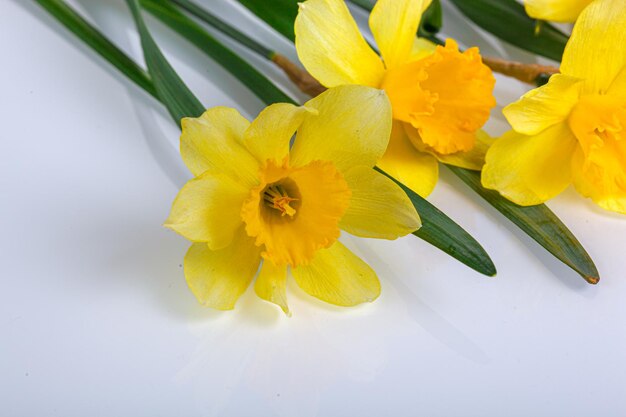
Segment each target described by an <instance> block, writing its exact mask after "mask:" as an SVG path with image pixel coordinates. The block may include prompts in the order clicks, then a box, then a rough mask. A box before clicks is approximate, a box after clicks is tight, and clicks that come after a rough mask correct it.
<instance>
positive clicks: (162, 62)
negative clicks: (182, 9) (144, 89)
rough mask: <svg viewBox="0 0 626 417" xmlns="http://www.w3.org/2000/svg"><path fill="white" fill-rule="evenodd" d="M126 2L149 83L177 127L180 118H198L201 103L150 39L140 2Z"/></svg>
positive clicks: (200, 111) (133, 0)
mask: <svg viewBox="0 0 626 417" xmlns="http://www.w3.org/2000/svg"><path fill="white" fill-rule="evenodd" d="M126 3H127V4H128V7H129V8H130V10H131V12H132V15H133V19H135V24H136V25H137V30H138V31H139V36H140V38H141V47H142V49H143V56H144V58H145V60H146V65H147V66H148V72H149V73H150V75H151V76H152V82H153V83H154V86H155V88H156V90H157V93H158V95H159V98H160V99H161V102H162V103H163V104H165V107H167V110H168V111H169V112H170V114H171V115H172V118H173V119H174V122H175V123H176V124H177V125H179V126H180V120H181V119H182V118H183V117H199V116H200V115H202V113H204V110H205V108H204V106H203V105H202V103H200V100H198V99H197V98H196V96H194V95H193V93H192V92H191V90H189V88H188V87H187V85H186V84H185V83H184V82H183V80H181V78H180V77H179V76H178V74H177V73H176V71H174V68H172V66H171V65H170V63H169V62H168V61H167V59H165V57H164V56H163V54H162V53H161V50H160V49H159V47H158V46H157V44H156V43H155V42H154V39H152V35H150V32H149V31H148V28H147V27H146V23H145V22H144V20H143V17H142V16H141V10H140V8H139V3H138V2H137V0H126Z"/></svg>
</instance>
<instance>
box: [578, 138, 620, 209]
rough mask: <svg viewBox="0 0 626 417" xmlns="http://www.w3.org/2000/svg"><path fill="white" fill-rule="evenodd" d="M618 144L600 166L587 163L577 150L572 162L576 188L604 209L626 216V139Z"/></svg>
mask: <svg viewBox="0 0 626 417" xmlns="http://www.w3.org/2000/svg"><path fill="white" fill-rule="evenodd" d="M615 145H616V146H614V147H612V149H610V150H607V151H606V157H605V158H604V159H603V160H602V163H601V164H590V163H587V161H586V158H585V155H584V153H583V151H582V149H581V148H578V149H577V150H576V153H575V155H574V159H573V162H572V170H573V173H574V186H575V187H576V190H577V191H578V192H579V193H581V194H582V195H583V196H585V197H589V198H591V199H592V200H593V201H594V202H595V203H596V204H598V205H599V206H600V207H602V208H603V209H605V210H610V211H615V212H618V213H622V214H626V166H625V165H624V162H623V161H625V160H626V140H622V141H621V142H617V143H616V144H615Z"/></svg>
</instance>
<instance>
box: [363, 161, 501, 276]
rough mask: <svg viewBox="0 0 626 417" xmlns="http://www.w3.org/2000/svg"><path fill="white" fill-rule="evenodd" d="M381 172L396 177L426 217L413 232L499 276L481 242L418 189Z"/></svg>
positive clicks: (419, 211) (451, 253)
mask: <svg viewBox="0 0 626 417" xmlns="http://www.w3.org/2000/svg"><path fill="white" fill-rule="evenodd" d="M375 169H376V170H377V171H379V172H380V173H382V174H384V175H386V176H387V177H389V178H390V179H392V180H393V181H394V182H395V183H396V184H398V185H399V186H400V188H402V190H404V192H405V193H406V194H407V195H408V196H409V198H410V199H411V202H412V203H413V205H414V206H415V209H416V210H417V212H418V213H419V214H420V216H421V217H422V227H421V228H420V229H418V230H417V231H416V232H414V233H413V234H414V235H415V236H417V237H419V238H420V239H423V240H425V241H426V242H428V243H430V244H431V245H433V246H435V247H437V248H439V249H441V250H442V251H444V252H445V253H447V254H449V255H451V256H453V257H455V258H456V259H458V260H459V261H461V262H463V263H464V264H465V265H467V266H469V267H471V268H472V269H474V270H476V271H478V272H480V273H482V274H484V275H487V276H494V275H496V267H495V265H494V264H493V262H492V261H491V258H489V255H487V253H486V252H485V250H484V249H483V248H482V246H480V244H479V243H478V242H477V241H476V239H474V238H473V237H472V235H470V234H469V233H467V232H466V231H465V230H464V229H463V228H462V227H461V226H459V225H458V224H456V223H454V222H453V221H452V220H451V219H450V218H449V217H448V216H446V214H445V213H443V212H442V211H441V210H439V209H438V208H437V207H435V206H434V205H433V204H431V203H429V202H428V200H426V199H424V198H423V197H421V196H420V195H419V194H417V193H416V192H415V191H413V190H411V189H410V188H408V187H407V186H406V185H404V184H402V183H401V182H399V181H398V180H396V179H395V178H393V177H392V176H391V175H389V174H387V173H386V172H384V171H383V170H381V169H380V168H375Z"/></svg>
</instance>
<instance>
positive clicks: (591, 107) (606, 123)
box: [569, 95, 626, 213]
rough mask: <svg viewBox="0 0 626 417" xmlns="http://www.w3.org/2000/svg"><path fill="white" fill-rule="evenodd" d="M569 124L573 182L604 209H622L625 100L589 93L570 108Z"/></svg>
mask: <svg viewBox="0 0 626 417" xmlns="http://www.w3.org/2000/svg"><path fill="white" fill-rule="evenodd" d="M569 126H570V128H571V129H572V131H573V132H574V134H575V135H576V138H577V139H578V143H579V144H580V147H579V150H578V152H577V154H576V157H575V161H574V162H573V165H572V167H573V171H574V185H575V186H576V188H577V189H578V191H579V192H580V193H581V194H583V195H584V196H587V197H591V198H592V199H593V200H594V201H595V202H596V203H597V204H599V205H600V206H601V207H604V208H605V209H607V210H612V211H617V212H620V213H625V212H626V100H625V99H624V96H615V95H589V96H585V97H583V98H582V99H581V100H580V102H579V103H578V105H577V106H576V107H575V108H574V110H573V111H572V114H571V115H570V118H569Z"/></svg>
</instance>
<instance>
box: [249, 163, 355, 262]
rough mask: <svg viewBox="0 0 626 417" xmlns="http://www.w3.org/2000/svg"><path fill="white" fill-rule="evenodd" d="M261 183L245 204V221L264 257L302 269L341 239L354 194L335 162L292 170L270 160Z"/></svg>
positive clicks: (285, 165) (250, 234)
mask: <svg viewBox="0 0 626 417" xmlns="http://www.w3.org/2000/svg"><path fill="white" fill-rule="evenodd" d="M259 179H260V184H259V185H258V186H257V187H254V188H252V189H251V190H250V195H249V197H248V199H246V201H244V204H243V206H242V208H241V218H242V220H243V221H244V223H245V224H246V233H247V234H248V236H250V237H254V238H255V243H256V245H257V246H261V247H263V251H262V252H261V255H262V256H263V257H264V258H265V259H270V260H271V261H272V262H273V263H274V264H276V265H291V266H298V265H304V264H306V263H308V262H310V261H311V260H312V259H313V257H314V256H315V253H316V252H317V251H318V250H320V249H323V248H328V247H330V246H331V245H332V244H333V243H334V242H335V241H336V240H337V238H338V237H339V234H340V230H339V221H340V220H341V218H342V217H343V215H344V214H345V212H346V210H347V209H348V206H349V205H350V198H351V195H352V193H351V191H350V188H349V187H348V184H347V183H346V180H345V179H344V177H343V175H342V174H341V172H339V171H338V170H337V169H336V168H335V166H334V165H333V164H332V162H325V161H312V162H310V163H308V164H306V165H304V166H299V167H291V166H289V165H288V163H286V162H285V163H282V164H277V163H275V161H268V162H267V163H266V164H264V165H263V166H262V167H261V171H260V175H259Z"/></svg>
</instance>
